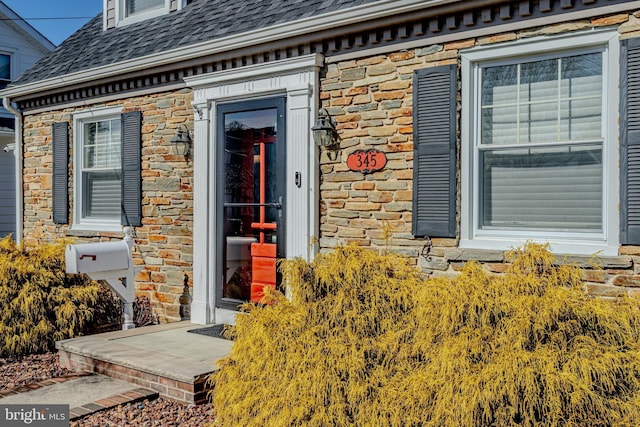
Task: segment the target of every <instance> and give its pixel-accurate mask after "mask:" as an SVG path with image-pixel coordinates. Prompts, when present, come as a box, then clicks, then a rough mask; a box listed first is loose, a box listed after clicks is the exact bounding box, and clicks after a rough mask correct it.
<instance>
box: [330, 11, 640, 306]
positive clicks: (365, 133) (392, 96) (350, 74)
mask: <svg viewBox="0 0 640 427" xmlns="http://www.w3.org/2000/svg"><path fill="white" fill-rule="evenodd" d="M638 16H640V13H638V12H636V13H635V14H633V15H629V14H626V13H624V14H616V15H610V16H602V17H595V18H593V19H587V20H581V21H575V22H566V23H562V24H557V25H550V26H546V27H539V28H534V29H527V30H524V31H520V32H509V33H502V34H495V35H490V36H483V37H478V38H473V39H463V40H458V41H454V42H450V43H444V44H436V45H428V46H424V47H420V48H416V49H410V50H403V51H398V52H394V53H390V54H385V55H376V56H371V57H367V58H362V59H354V60H345V61H341V62H336V63H330V64H329V65H327V67H326V69H325V75H324V76H322V77H321V93H320V99H321V103H322V107H324V108H326V109H327V110H328V112H329V113H330V114H331V115H332V116H333V117H334V119H335V120H336V121H337V123H338V125H337V127H338V131H339V134H340V137H341V142H340V150H339V151H337V152H336V153H328V152H327V151H323V152H322V154H321V157H320V163H321V166H320V168H321V187H320V189H321V196H320V197H321V222H320V238H319V241H320V248H321V250H322V251H328V250H331V249H332V248H334V247H335V246H337V245H342V244H348V243H352V242H355V243H357V244H359V245H362V246H370V247H372V248H386V249H390V250H393V251H396V252H400V253H402V254H405V255H407V256H409V257H412V258H413V259H415V260H416V263H417V264H418V265H419V266H420V267H421V268H422V269H423V270H424V271H425V272H427V273H429V274H432V275H443V274H444V275H450V274H456V271H457V270H458V269H459V268H460V267H461V265H462V263H463V262H464V261H466V260H470V259H478V260H480V261H481V262H482V263H483V264H484V266H485V268H487V269H489V270H491V271H493V272H496V273H499V272H503V271H504V269H505V264H504V253H503V252H502V251H482V250H463V249H459V248H457V244H458V241H457V239H437V238H434V239H433V240H432V241H431V246H425V244H426V241H425V240H424V239H421V238H418V239H416V238H414V237H413V235H412V233H411V223H412V190H413V182H412V180H413V127H412V125H413V122H412V117H413V111H412V105H413V92H412V91H413V87H412V84H413V72H414V70H416V69H421V68H426V67H435V66H442V65H447V64H458V65H460V64H459V61H460V50H461V49H466V48H471V47H474V46H480V45H488V44H493V43H499V42H505V41H512V40H518V39H522V38H528V37H534V36H541V35H551V34H559V33H566V32H572V31H581V30H582V31H584V30H588V29H591V28H601V27H614V28H615V26H617V27H618V31H619V32H620V34H621V36H620V38H621V39H624V38H630V37H640V19H639V18H638ZM458 108H460V88H458ZM458 120H459V118H458ZM458 129H460V126H458ZM458 144H460V135H459V134H458ZM368 148H376V149H378V150H381V151H384V152H385V153H386V155H387V158H388V163H387V165H386V167H385V168H384V169H383V170H381V171H378V172H375V173H372V174H367V175H365V174H362V173H359V172H353V171H351V170H349V168H348V167H347V164H346V159H347V156H348V155H349V154H350V153H351V152H353V151H355V150H360V149H368ZM458 148H460V147H458ZM458 153H460V149H458ZM459 161H460V159H458V166H459ZM459 169H460V168H459V167H458V179H457V182H458V190H459V185H460V176H459ZM458 193H459V191H458ZM458 197H459V196H458ZM457 205H458V207H459V206H460V200H458V203H457ZM458 220H459V218H458ZM458 223H459V221H458ZM427 249H429V250H428V251H427ZM423 253H424V256H423V255H422V254H423ZM620 253H621V256H619V257H605V258H604V259H603V258H600V259H599V260H598V261H596V264H598V265H594V264H593V263H592V262H589V258H590V257H568V258H565V257H560V256H559V258H560V259H561V260H562V262H567V261H568V262H573V261H575V262H578V264H579V265H581V266H582V267H583V269H584V270H583V271H584V278H585V280H586V281H587V286H588V288H589V290H590V291H591V292H592V293H593V294H596V295H600V296H606V297H615V296H618V295H621V294H624V293H627V292H629V291H632V290H633V289H635V288H639V287H640V248H638V247H622V248H621V249H620Z"/></svg>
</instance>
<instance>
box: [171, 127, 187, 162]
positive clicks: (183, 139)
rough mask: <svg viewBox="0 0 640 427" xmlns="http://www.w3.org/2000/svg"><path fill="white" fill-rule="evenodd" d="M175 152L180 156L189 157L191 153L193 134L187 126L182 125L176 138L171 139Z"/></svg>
mask: <svg viewBox="0 0 640 427" xmlns="http://www.w3.org/2000/svg"><path fill="white" fill-rule="evenodd" d="M171 145H173V152H174V153H176V155H178V156H184V157H187V156H188V155H189V153H190V152H191V133H190V132H189V129H188V128H187V127H186V126H185V125H180V127H179V128H178V131H177V132H176V134H175V136H174V137H173V138H171Z"/></svg>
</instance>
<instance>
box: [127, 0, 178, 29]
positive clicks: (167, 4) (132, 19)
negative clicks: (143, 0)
mask: <svg viewBox="0 0 640 427" xmlns="http://www.w3.org/2000/svg"><path fill="white" fill-rule="evenodd" d="M171 1H172V0H164V6H163V7H161V8H157V9H153V10H148V11H145V12H140V13H136V14H134V15H131V16H126V10H127V8H126V2H127V0H116V11H115V12H116V27H119V26H122V25H129V24H135V23H136V22H141V21H145V20H147V19H151V18H155V17H156V16H161V15H167V14H168V13H169V12H170V11H171ZM183 3H184V1H183V0H177V10H180V9H182V6H183Z"/></svg>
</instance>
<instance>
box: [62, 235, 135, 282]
mask: <svg viewBox="0 0 640 427" xmlns="http://www.w3.org/2000/svg"><path fill="white" fill-rule="evenodd" d="M129 258H130V257H129V245H128V244H127V242H125V241H123V240H120V241H117V242H101V243H83V244H79V245H67V253H66V256H65V261H66V264H67V273H69V274H78V273H86V274H89V275H90V276H91V278H93V279H95V280H101V279H109V278H118V277H126V276H127V271H128V270H129V266H130V265H129V264H130V263H129Z"/></svg>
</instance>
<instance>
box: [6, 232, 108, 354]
mask: <svg viewBox="0 0 640 427" xmlns="http://www.w3.org/2000/svg"><path fill="white" fill-rule="evenodd" d="M66 243H68V242H66V241H63V240H60V241H58V242H56V243H51V244H42V245H37V246H36V245H33V246H29V245H18V244H16V243H15V242H14V241H13V240H12V239H11V237H6V238H4V239H2V240H0V357H7V356H16V355H23V354H29V353H39V352H44V351H52V350H53V349H54V346H55V341H57V340H61V339H66V338H70V337H74V336H76V335H78V334H81V333H83V332H84V328H98V327H99V325H100V320H99V319H95V321H91V319H92V317H93V314H94V311H95V308H96V307H97V306H98V307H100V308H101V311H102V312H103V314H104V311H105V306H106V305H105V303H109V301H112V299H113V295H112V294H110V293H105V291H104V290H102V289H101V286H100V285H98V284H97V283H96V282H93V281H91V280H89V279H88V278H87V277H86V276H84V275H67V274H66V273H65V261H64V252H65V247H66ZM109 304H110V303H109ZM113 308H114V310H117V309H118V307H117V306H114V307H113ZM111 317H113V316H111Z"/></svg>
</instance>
